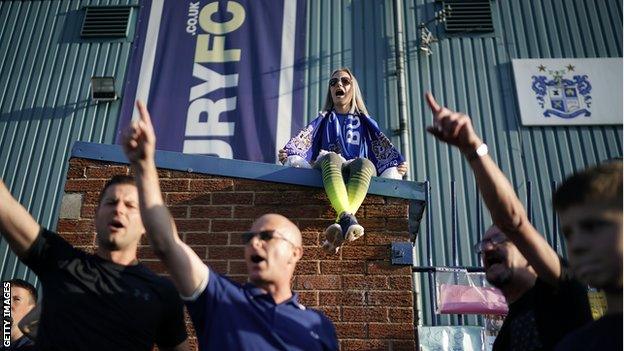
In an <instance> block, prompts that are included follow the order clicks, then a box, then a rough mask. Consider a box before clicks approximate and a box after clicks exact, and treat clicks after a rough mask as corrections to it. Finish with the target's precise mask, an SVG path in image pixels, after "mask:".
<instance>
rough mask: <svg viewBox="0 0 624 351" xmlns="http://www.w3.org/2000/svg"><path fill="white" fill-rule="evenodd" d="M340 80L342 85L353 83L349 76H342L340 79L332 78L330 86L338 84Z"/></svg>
mask: <svg viewBox="0 0 624 351" xmlns="http://www.w3.org/2000/svg"><path fill="white" fill-rule="evenodd" d="M338 81H340V82H341V83H342V85H349V84H351V78H349V77H340V79H338V78H332V79H330V80H329V86H330V87H334V86H336V84H338Z"/></svg>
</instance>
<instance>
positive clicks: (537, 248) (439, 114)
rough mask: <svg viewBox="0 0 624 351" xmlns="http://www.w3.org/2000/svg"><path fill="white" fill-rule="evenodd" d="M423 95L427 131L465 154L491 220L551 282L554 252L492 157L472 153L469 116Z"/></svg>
mask: <svg viewBox="0 0 624 351" xmlns="http://www.w3.org/2000/svg"><path fill="white" fill-rule="evenodd" d="M426 99H427V103H428V105H429V107H430V108H431V112H433V125H432V126H430V127H427V131H428V132H429V133H431V134H432V135H434V136H435V137H436V138H437V139H438V140H440V141H443V142H445V143H447V144H450V145H453V146H455V147H457V148H458V149H459V150H460V151H461V153H462V154H463V155H464V156H465V157H466V159H467V160H468V162H469V164H470V167H471V168H472V170H473V173H474V175H475V178H476V180H477V184H478V186H479V191H480V192H481V195H482V196H483V200H484V201H485V204H486V206H487V208H488V210H489V211H490V214H491V216H492V220H493V221H494V224H495V225H496V226H497V227H498V228H500V229H501V230H502V231H503V232H504V233H505V234H506V235H507V237H508V238H509V239H510V240H511V241H512V242H513V243H514V244H515V245H516V247H518V250H520V252H521V253H522V255H524V257H525V258H526V259H527V261H528V262H529V264H531V266H533V268H534V269H535V271H536V272H537V274H538V276H539V277H540V278H541V279H542V280H544V281H546V282H548V283H550V284H554V283H555V282H556V280H557V279H558V278H559V277H560V275H561V264H560V262H559V258H558V256H557V253H556V252H555V251H554V250H553V249H552V248H551V247H550V245H549V244H548V242H547V241H546V239H544V237H543V236H542V235H541V234H540V233H539V232H538V231H537V230H536V229H535V228H534V227H533V225H532V224H531V223H530V222H529V220H528V217H527V215H526V211H525V209H524V207H523V206H522V203H521V202H520V200H519V199H518V196H517V195H516V192H515V191H514V189H513V187H512V186H511V184H510V183H509V181H508V180H507V177H505V175H504V174H503V172H502V171H501V170H500V168H498V166H497V165H496V164H495V163H494V161H493V160H492V158H491V157H490V156H489V155H488V154H485V155H483V156H478V155H477V154H476V150H477V148H478V147H479V146H481V144H483V141H481V139H480V138H479V136H478V135H477V134H476V133H475V131H474V129H473V127H472V122H471V120H470V117H469V116H468V115H466V114H463V113H460V112H455V111H452V110H450V109H448V108H446V107H444V106H440V105H438V103H437V102H436V100H435V98H434V97H433V95H431V93H427V95H426Z"/></svg>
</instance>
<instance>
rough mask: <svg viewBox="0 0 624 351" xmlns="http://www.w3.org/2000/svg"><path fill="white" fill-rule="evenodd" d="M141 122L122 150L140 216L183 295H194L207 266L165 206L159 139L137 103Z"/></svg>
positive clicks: (129, 132)
mask: <svg viewBox="0 0 624 351" xmlns="http://www.w3.org/2000/svg"><path fill="white" fill-rule="evenodd" d="M137 108H138V109H139V112H140V116H141V117H140V119H139V120H137V121H133V122H132V123H131V125H130V126H129V127H128V129H127V130H126V131H125V133H124V138H123V147H124V151H125V153H126V156H127V157H128V159H129V160H130V163H131V165H132V169H133V170H134V173H135V176H136V182H137V188H138V190H139V206H140V209H141V217H142V219H143V224H144V225H145V229H146V231H147V238H148V239H149V242H150V245H151V246H152V248H153V249H154V252H155V253H156V255H157V256H158V257H159V258H160V259H161V260H162V261H163V263H164V264H165V266H167V269H168V270H169V273H170V274H171V277H172V279H173V282H174V283H175V285H176V287H177V288H178V291H179V292H180V294H181V295H182V296H191V295H192V294H193V293H194V292H195V291H196V290H197V288H198V287H199V286H200V284H201V283H202V282H203V281H204V280H205V279H206V277H207V274H208V272H207V270H208V267H207V266H206V265H205V264H204V263H203V262H202V260H201V259H200V258H199V257H198V256H197V254H196V253H195V252H194V251H193V250H192V249H191V248H190V247H188V245H186V244H185V243H184V242H183V241H182V240H180V238H179V236H178V231H177V229H176V226H175V222H174V221H173V218H172V217H171V214H170V213H169V210H168V209H167V207H166V206H165V204H164V201H163V198H162V194H161V192H160V186H159V184H158V173H157V172H156V164H155V162H154V153H155V150H156V136H155V134H154V128H153V126H152V122H151V119H150V115H149V112H148V111H147V108H146V107H145V105H144V104H143V103H141V102H137Z"/></svg>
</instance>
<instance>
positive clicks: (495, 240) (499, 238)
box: [472, 233, 509, 254]
mask: <svg viewBox="0 0 624 351" xmlns="http://www.w3.org/2000/svg"><path fill="white" fill-rule="evenodd" d="M508 240H509V239H508V238H507V237H506V236H505V234H503V233H498V234H494V235H493V236H491V237H489V238H487V239H483V240H481V241H479V242H478V243H476V244H475V245H474V246H473V247H472V249H473V250H474V252H475V253H477V254H480V253H483V251H485V248H486V247H487V245H492V246H498V245H500V244H503V243H506V242H507V241H508Z"/></svg>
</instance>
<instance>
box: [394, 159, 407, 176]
mask: <svg viewBox="0 0 624 351" xmlns="http://www.w3.org/2000/svg"><path fill="white" fill-rule="evenodd" d="M408 169H409V167H408V166H407V161H405V162H403V163H401V164H400V165H398V166H397V171H398V172H399V174H400V175H401V177H402V176H404V175H405V173H407V170H408Z"/></svg>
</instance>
